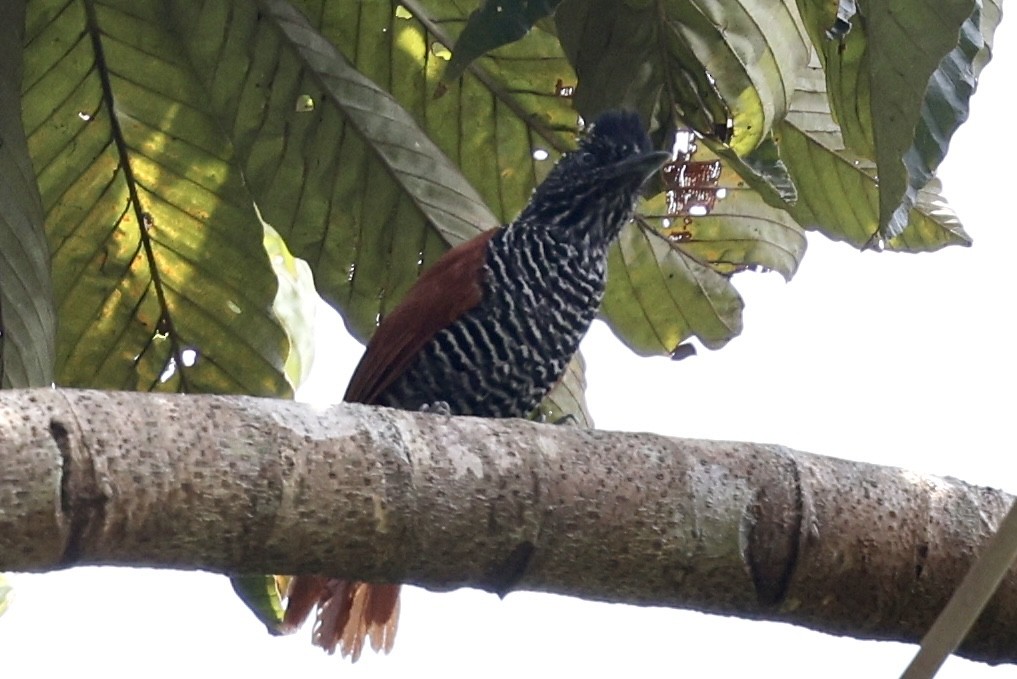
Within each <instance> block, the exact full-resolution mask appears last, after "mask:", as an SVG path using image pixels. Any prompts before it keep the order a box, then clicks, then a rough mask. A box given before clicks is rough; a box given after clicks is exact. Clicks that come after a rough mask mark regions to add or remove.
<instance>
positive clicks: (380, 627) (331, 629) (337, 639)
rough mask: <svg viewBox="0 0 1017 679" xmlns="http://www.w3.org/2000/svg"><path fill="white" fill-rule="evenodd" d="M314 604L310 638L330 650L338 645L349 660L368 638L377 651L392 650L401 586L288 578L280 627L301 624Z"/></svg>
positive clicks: (353, 658) (289, 627) (287, 627)
mask: <svg viewBox="0 0 1017 679" xmlns="http://www.w3.org/2000/svg"><path fill="white" fill-rule="evenodd" d="M315 606H317V608H318V617H317V620H316V621H315V624H314V632H313V636H312V640H313V642H314V644H315V645H316V646H321V647H322V648H323V649H325V650H326V651H328V652H329V653H335V650H336V647H338V648H339V652H340V653H342V655H343V657H347V656H349V657H350V659H351V660H352V661H353V662H356V660H357V658H359V657H360V652H361V651H362V650H364V642H365V641H366V640H368V639H370V641H371V648H373V649H374V650H375V651H382V650H384V651H385V652H386V653H388V652H389V651H391V650H392V644H393V643H394V642H395V634H396V627H397V625H398V623H399V585H380V584H373V583H368V582H357V581H350V580H337V579H335V578H325V577H321V576H316V575H300V576H297V577H295V578H293V580H292V582H290V586H289V591H288V593H287V601H286V614H285V616H284V617H283V628H284V629H286V630H293V629H296V628H297V627H299V626H300V625H302V624H303V622H304V620H306V619H307V616H308V615H309V614H310V612H311V609H312V608H314V607H315Z"/></svg>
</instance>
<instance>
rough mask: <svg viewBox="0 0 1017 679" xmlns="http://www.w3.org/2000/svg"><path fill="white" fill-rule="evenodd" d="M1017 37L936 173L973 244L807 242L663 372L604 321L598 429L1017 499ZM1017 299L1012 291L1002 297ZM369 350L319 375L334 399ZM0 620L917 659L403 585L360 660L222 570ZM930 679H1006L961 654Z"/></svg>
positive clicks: (639, 612) (809, 659) (653, 667)
mask: <svg viewBox="0 0 1017 679" xmlns="http://www.w3.org/2000/svg"><path fill="white" fill-rule="evenodd" d="M1015 37H1017V36H1015V35H1014V27H1013V25H1012V22H1004V23H1003V26H1002V27H1001V29H1000V30H999V32H998V33H997V35H996V40H995V44H996V54H995V58H994V61H993V62H992V63H991V64H990V65H989V66H988V68H987V72H986V73H985V74H984V75H985V77H984V79H983V81H982V83H981V84H980V86H979V91H978V93H977V94H976V96H975V98H974V101H973V108H972V114H971V119H970V120H969V122H968V123H967V124H966V125H965V126H964V127H963V128H962V129H961V131H960V132H959V133H958V134H957V135H956V136H955V138H954V143H953V148H952V150H951V152H950V155H949V157H948V159H947V162H946V163H945V164H944V166H943V168H942V171H941V177H942V178H943V180H944V183H945V187H946V193H947V196H948V197H949V199H950V201H951V204H952V205H953V206H954V208H955V209H956V210H957V212H958V213H959V214H960V216H961V219H962V220H963V222H964V224H965V226H966V228H967V230H968V232H969V233H970V234H971V235H972V236H973V237H974V238H975V245H974V247H973V248H970V249H960V248H953V249H949V250H947V251H943V252H939V253H936V254H933V255H920V256H912V255H892V254H882V255H876V254H871V253H866V254H859V253H857V252H855V251H853V250H851V249H850V248H848V247H847V246H844V245H837V244H832V243H830V242H828V241H825V240H824V239H822V238H820V237H817V236H813V237H811V238H810V244H809V252H808V255H807V256H806V258H805V260H804V262H803V264H802V267H801V270H800V271H799V273H798V275H797V276H796V277H795V279H794V280H793V281H792V282H791V283H790V284H787V285H785V284H784V283H783V281H782V280H781V279H780V278H779V277H778V276H777V275H776V274H769V275H753V274H745V275H741V276H739V277H738V279H737V284H738V288H739V290H740V291H741V292H742V294H743V295H744V297H745V300H746V311H745V331H744V333H743V334H742V336H741V337H739V338H737V339H735V340H734V341H733V342H731V344H730V345H729V346H728V347H726V348H725V349H723V350H722V351H719V352H714V353H710V352H705V351H701V352H700V354H699V355H698V356H696V357H693V358H690V359H687V360H685V361H681V362H678V363H672V362H670V361H668V360H666V359H640V358H637V357H635V356H633V355H632V354H630V353H628V352H627V350H625V349H624V348H623V347H622V346H621V345H620V344H619V343H618V342H617V341H616V340H615V339H614V337H613V336H612V335H611V334H610V332H609V331H608V330H607V329H606V328H605V327H604V326H603V325H600V324H597V325H596V326H595V327H594V329H593V330H592V331H591V333H590V336H589V337H588V338H587V340H586V342H585V344H584V346H583V349H584V352H585V354H586V357H587V362H588V366H589V374H588V376H589V383H590V387H589V400H590V404H591V409H592V410H593V415H594V417H595V419H596V422H597V425H598V426H599V427H600V428H603V429H615V430H630V431H653V432H658V433H661V434H668V435H676V436H687V437H703V438H718V439H744V440H754V441H765V442H777V443H783V444H786V445H789V446H791V447H794V448H798V449H800V450H806V451H810V452H816V453H824V454H830V455H835V456H839V457H844V458H851V459H856V460H865V461H870V462H875V463H880V464H887V465H896V466H902V467H908V468H910V469H913V470H917V471H923V472H929V473H935V474H941V475H950V476H955V477H959V478H962V479H964V480H966V481H970V482H975V483H981V484H984V485H989V486H994V487H999V488H1004V489H1008V490H1010V491H1011V492H1014V491H1017V462H1015V460H1014V457H1015V455H1014V445H1013V442H1012V440H1011V439H1012V432H1011V431H1010V430H1009V424H1010V423H1011V421H1010V417H1012V416H1013V394H1012V391H1011V390H1012V389H1013V383H1014V381H1015V378H1017V360H1015V358H1014V351H1013V341H1014V332H1013V330H1014V327H1013V321H1012V317H1013V308H1014V303H1013V300H1012V299H1011V298H1010V297H1009V296H1008V295H1009V294H1011V293H1012V291H1013V288H1014V283H1013V275H1012V273H1011V268H1012V267H1013V262H1014V259H1015V253H1017V225H1015V221H1017V220H1015V218H1014V216H1013V208H1012V203H1011V201H1010V199H1009V198H1008V196H1011V194H1010V193H1009V192H1010V191H1012V190H1013V187H1012V185H1011V183H1012V180H1011V179H1010V178H1011V176H1012V175H1013V160H1012V158H1013V156H1014V155H1015V153H1017V147H1015V146H1014V142H1013V139H1014V137H1013V134H1012V129H1011V128H1012V124H1011V122H1010V120H1009V117H1008V116H1007V115H1006V114H1007V113H1008V112H1011V111H1013V109H1014V105H1015V104H1017V100H1015V96H1014V95H1013V94H1012V76H1011V74H1012V73H1013V72H1014V69H1017V54H1015V50H1014V39H1015ZM1007 290H1011V293H1007V292H1006V291H1007ZM359 353H360V347H359V345H356V344H355V343H352V341H347V340H343V341H342V342H341V343H340V344H339V345H338V346H337V347H335V348H334V350H333V351H332V352H331V354H332V357H333V358H335V359H336V360H339V361H341V366H339V367H331V368H328V375H329V378H328V381H329V382H331V383H333V384H334V389H335V393H336V396H337V397H338V395H339V394H340V393H341V392H342V390H343V387H344V386H345V383H346V379H347V377H348V375H349V373H350V372H351V371H352V368H353V365H354V364H355V361H356V359H357V357H359ZM13 584H14V585H15V586H16V590H17V591H16V598H15V601H14V603H13V605H12V606H11V608H10V610H9V611H8V612H7V614H6V615H4V616H2V617H0V673H2V674H3V675H4V676H11V677H21V676H53V675H57V674H58V673H59V674H60V675H62V676H66V677H85V678H87V677H100V676H101V677H104V678H107V679H116V678H118V677H133V676H135V675H142V676H146V677H154V678H158V677H173V678H179V677H187V676H199V677H200V676H209V675H212V674H218V673H220V672H223V671H229V672H230V673H231V675H237V676H248V677H263V676H264V677H268V676H281V675H282V674H283V673H284V672H287V673H288V672H300V673H306V672H317V673H320V676H338V675H340V674H342V675H345V676H354V675H355V676H357V677H358V678H362V677H406V676H411V675H419V674H421V673H422V674H424V675H432V674H434V675H440V676H442V677H452V678H454V677H474V676H477V675H478V674H479V675H482V676H485V677H495V678H496V677H512V678H513V679H518V677H520V676H527V675H531V676H533V675H535V676H552V675H557V676H587V677H600V676H657V675H663V676H690V677H694V676H748V675H753V676H764V677H765V676H776V675H777V674H780V675H781V676H782V677H785V678H793V677H810V678H812V677H815V676H822V677H829V678H832V677H852V678H854V677H858V676H895V675H897V674H899V673H900V671H901V670H902V669H903V667H904V666H905V665H906V663H907V661H908V660H909V659H910V657H911V655H912V654H913V652H914V647H910V646H904V645H900V644H890V643H876V642H858V641H855V640H851V639H842V638H835V637H830V636H826V635H822V634H818V633H814V632H810V631H807V630H804V629H800V628H795V627H792V626H789V625H778V624H769V623H758V622H748V621H742V620H737V619H733V618H721V617H714V616H706V615H700V614H695V613H689V612H684V611H677V610H668V609H653V608H635V607H630V606H622V605H611V604H596V603H589V602H583V601H579V600H575V599H568V598H564V597H555V596H549V595H537V594H530V593H514V594H511V595H509V596H508V597H507V598H506V599H505V600H499V599H498V598H497V597H495V596H494V595H490V594H485V593H481V592H477V591H459V592H455V593H450V594H432V593H428V592H425V591H423V590H418V589H410V590H408V591H406V592H405V593H404V599H403V608H402V611H403V612H402V619H401V624H400V631H399V636H398V639H397V641H396V646H395V650H394V651H393V652H392V654H391V655H390V656H388V657H380V658H379V657H374V656H373V655H371V654H369V653H365V657H364V658H362V659H361V661H360V662H359V663H358V664H357V665H356V666H354V667H352V668H351V667H348V666H347V663H346V662H345V661H343V660H340V659H339V658H338V657H331V658H330V657H328V656H326V655H325V654H323V653H322V652H321V651H319V650H318V649H314V648H312V647H311V646H310V644H309V641H308V640H309V631H310V628H309V626H308V627H306V628H305V629H304V630H302V631H301V632H299V633H298V634H296V635H294V636H292V637H288V638H283V639H276V638H270V637H269V636H267V635H266V634H265V632H264V629H263V628H262V627H261V626H260V624H259V623H257V622H256V621H255V619H254V618H253V616H251V615H250V613H248V611H247V610H246V608H245V607H244V606H243V605H242V604H241V603H240V602H239V601H238V600H237V599H236V598H235V596H234V595H233V592H232V590H231V588H230V587H229V584H228V582H227V581H226V579H225V578H223V577H221V576H213V575H208V574H195V573H190V574H185V573H176V572H169V571H161V572H156V571H143V570H126V569H77V570H74V571H68V572H63V573H57V574H49V575H44V576H40V575H16V576H14V577H13ZM940 676H941V677H989V676H992V677H994V678H998V677H1017V668H1011V667H1000V668H990V667H988V666H984V665H979V664H976V663H971V662H967V661H963V660H959V659H956V658H952V659H951V660H950V661H949V662H948V663H947V665H946V666H945V668H944V670H943V671H942V673H941V674H940Z"/></svg>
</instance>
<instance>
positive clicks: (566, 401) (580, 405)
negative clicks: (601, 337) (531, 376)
mask: <svg viewBox="0 0 1017 679" xmlns="http://www.w3.org/2000/svg"><path fill="white" fill-rule="evenodd" d="M537 413H538V416H539V419H540V420H542V421H543V422H552V423H553V422H561V421H562V420H563V419H565V420H566V421H568V418H571V419H573V420H574V421H575V422H574V423H575V424H577V425H578V426H580V427H586V428H592V427H593V417H592V416H591V415H590V411H589V408H587V406H586V361H585V360H584V359H583V355H582V353H581V352H578V351H577V352H576V355H575V356H573V357H572V360H571V361H569V365H568V368H567V369H566V370H565V375H563V376H562V378H561V379H560V380H559V381H558V384H556V385H555V386H554V388H553V389H551V392H550V393H549V394H548V395H547V396H546V397H545V398H544V400H543V402H541V404H540V406H538V408H537Z"/></svg>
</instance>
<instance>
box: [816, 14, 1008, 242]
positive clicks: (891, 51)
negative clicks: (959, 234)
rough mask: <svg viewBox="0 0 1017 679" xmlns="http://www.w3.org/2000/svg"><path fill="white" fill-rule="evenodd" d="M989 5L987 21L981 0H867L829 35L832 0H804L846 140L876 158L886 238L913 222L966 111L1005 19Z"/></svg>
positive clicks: (859, 152) (862, 155) (860, 152)
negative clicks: (842, 30) (840, 31)
mask: <svg viewBox="0 0 1017 679" xmlns="http://www.w3.org/2000/svg"><path fill="white" fill-rule="evenodd" d="M987 7H988V9H987V12H986V14H987V19H986V18H983V16H982V11H981V9H980V7H979V6H976V3H975V2H973V0H951V1H950V2H947V3H939V2H935V3H932V2H927V1H925V0H910V1H909V2H907V3H895V4H887V3H884V2H866V1H864V0H863V1H861V2H859V4H858V11H859V15H858V16H851V13H850V12H848V13H847V17H848V21H849V22H850V30H849V31H848V32H847V33H846V34H845V35H843V37H842V38H841V39H839V40H831V39H827V38H825V37H823V36H822V33H823V31H824V27H826V26H828V25H829V23H830V21H831V18H830V14H831V12H832V8H831V6H829V5H828V4H826V3H805V7H804V11H805V18H806V22H807V24H808V25H809V31H810V34H811V35H812V36H813V40H814V41H815V43H816V45H817V47H818V48H819V49H820V52H819V55H820V57H821V58H822V62H823V65H824V66H825V68H826V75H827V79H826V81H827V87H828V89H829V92H830V101H831V103H832V106H833V111H834V115H835V118H836V120H837V121H838V122H839V123H840V127H841V131H842V135H843V140H844V143H845V144H846V146H847V148H849V149H851V150H852V151H853V152H854V153H855V154H856V155H857V156H859V157H860V158H863V159H867V160H872V161H875V162H876V168H877V174H878V176H879V178H880V182H879V194H878V207H879V224H880V235H881V236H882V237H883V238H893V237H894V236H896V235H898V234H900V232H901V231H902V230H904V229H905V228H906V226H907V224H908V220H909V213H910V211H911V208H912V206H913V205H914V203H915V199H916V196H917V192H918V191H919V190H920V189H921V188H922V187H924V186H925V185H926V184H927V183H928V182H929V181H930V180H931V179H932V178H933V176H934V175H935V171H936V168H937V167H938V166H939V163H940V162H941V161H942V160H943V158H944V157H945V155H946V151H947V147H948V146H949V142H950V138H951V136H952V135H953V133H954V131H955V130H956V129H957V128H958V127H959V126H960V124H961V123H962V122H963V121H964V120H965V119H966V118H967V113H968V100H969V99H970V96H971V94H972V93H973V91H974V86H975V80H976V76H977V71H978V70H979V69H980V68H981V65H983V64H984V62H985V61H986V60H987V59H988V55H987V51H986V49H985V39H986V38H987V37H989V38H991V34H992V31H993V30H994V29H995V23H998V19H999V14H998V7H995V8H994V7H992V6H987ZM994 22H995V23H994ZM873 92H878V93H879V96H878V97H877V96H873V95H872V93H873ZM877 142H878V143H877Z"/></svg>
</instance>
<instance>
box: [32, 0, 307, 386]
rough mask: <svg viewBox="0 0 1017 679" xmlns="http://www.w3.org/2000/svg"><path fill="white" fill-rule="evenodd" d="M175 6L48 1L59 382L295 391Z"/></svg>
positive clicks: (46, 140) (44, 45) (38, 20)
mask: <svg viewBox="0 0 1017 679" xmlns="http://www.w3.org/2000/svg"><path fill="white" fill-rule="evenodd" d="M163 10H164V3H163V2H161V1H157V0H147V1H145V2H109V3H100V2H87V3H86V2H82V1H80V0H78V1H74V2H70V3H66V2H42V1H40V2H33V3H31V4H30V5H29V15H28V17H27V21H26V25H27V31H26V36H25V44H26V45H27V46H26V48H25V77H24V85H23V95H22V96H23V99H22V108H23V119H24V125H25V129H26V132H27V134H28V146H29V150H30V153H31V156H32V161H33V165H34V169H35V174H36V179H37V181H38V185H39V189H40V193H41V197H42V205H43V209H44V210H45V212H46V231H47V236H48V239H49V242H50V244H51V248H52V251H53V272H54V275H53V288H54V295H55V299H56V302H57V305H58V310H59V317H60V324H59V332H58V335H57V352H56V364H57V382H59V383H60V384H63V385H69V386H88V387H101V388H111V389H140V390H150V389H157V390H173V391H194V392H218V393H224V392H235V393H247V394H261V395H270V394H271V395H285V394H289V393H290V391H291V390H290V387H289V385H288V384H287V382H286V378H285V374H284V360H285V356H286V353H287V342H286V336H285V333H284V332H283V330H282V329H281V328H280V327H279V325H278V324H277V323H276V321H275V319H274V318H273V316H272V315H271V313H270V309H271V305H272V300H273V298H274V297H275V292H276V278H275V275H274V274H273V272H272V269H271V266H270V264H269V261H268V257H267V256H266V254H265V250H264V248H263V246H262V239H263V230H262V228H261V224H260V223H259V221H258V219H257V215H256V214H255V211H254V206H253V202H252V200H251V195H250V194H249V193H248V189H247V187H246V185H245V183H244V178H243V176H242V174H241V168H240V166H239V165H238V163H237V162H236V161H237V159H236V156H235V153H234V148H233V146H232V144H231V142H230V139H229V138H227V137H225V136H224V133H223V127H222V125H221V124H220V121H219V120H218V119H217V118H216V117H215V115H214V112H213V110H212V109H211V108H210V103H211V99H212V97H211V96H210V93H209V92H208V91H207V90H206V89H205V88H204V87H203V86H202V84H201V81H200V80H199V78H198V77H197V73H196V72H195V70H194V68H193V67H192V65H191V64H189V63H188V62H187V61H186V60H185V58H184V55H183V53H182V52H181V49H180V43H181V36H180V35H178V34H176V33H174V32H173V31H172V30H171V28H169V26H170V24H169V22H168V21H167V17H166V15H165V14H163Z"/></svg>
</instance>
